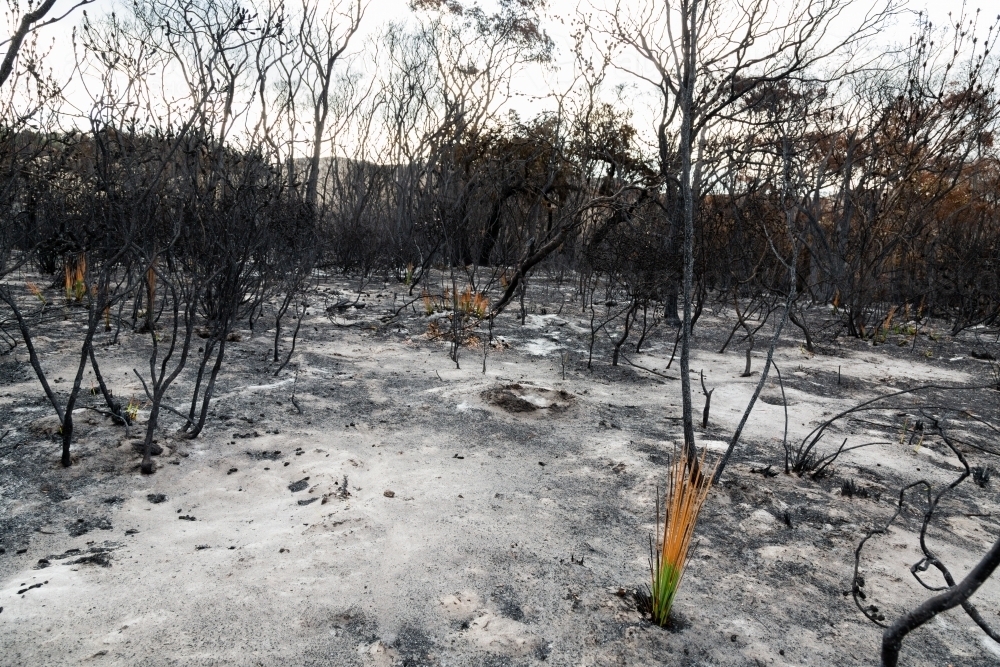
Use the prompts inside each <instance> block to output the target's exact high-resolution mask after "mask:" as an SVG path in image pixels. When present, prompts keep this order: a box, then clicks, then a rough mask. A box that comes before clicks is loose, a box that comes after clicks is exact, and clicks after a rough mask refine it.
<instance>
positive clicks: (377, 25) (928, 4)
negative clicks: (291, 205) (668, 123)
mask: <svg viewBox="0 0 1000 667" xmlns="http://www.w3.org/2000/svg"><path fill="white" fill-rule="evenodd" d="M128 1H129V3H130V2H131V0H128ZM140 1H141V0H140ZM297 1H298V0H288V5H289V6H290V7H291V6H294V5H295V4H296V2H297ZM319 1H320V2H323V1H324V0H319ZM465 1H466V2H467V3H469V2H472V0H465ZM547 1H548V11H547V14H548V17H547V19H546V22H545V28H546V30H547V32H548V33H549V34H550V36H551V37H552V38H553V40H554V41H555V45H556V52H555V67H553V68H550V69H549V70H547V71H543V70H540V69H538V68H533V69H529V70H526V71H525V72H524V73H523V74H522V75H521V76H520V77H519V78H518V79H517V80H515V82H514V84H515V89H516V90H517V91H519V94H518V97H517V98H516V99H515V100H513V101H512V102H511V103H510V107H512V108H514V109H515V110H517V111H518V112H519V113H520V114H521V115H522V117H530V116H531V115H534V113H536V112H538V111H540V110H542V109H544V108H546V107H548V106H549V105H550V104H551V102H550V100H548V99H547V98H546V97H545V95H546V93H547V92H548V91H552V90H565V89H566V88H568V87H569V85H570V81H571V79H572V73H573V65H574V62H573V56H572V52H571V46H572V40H571V39H570V33H571V30H572V22H573V20H574V18H576V17H577V16H578V15H579V13H580V12H584V13H586V12H593V11H595V10H599V9H601V8H602V7H608V6H613V5H614V4H615V3H617V4H619V5H620V6H621V7H633V6H637V5H640V4H642V3H641V0H547ZM724 1H725V0H719V2H724ZM774 1H775V2H776V3H778V4H779V5H782V4H787V3H788V2H790V1H792V0H774ZM800 1H805V0H800ZM878 1H879V0H855V4H854V5H853V6H852V8H851V9H850V10H849V11H848V12H845V14H844V16H843V17H842V22H841V25H853V24H855V23H857V22H858V21H860V20H861V19H862V17H863V15H864V13H865V12H866V11H867V10H868V9H869V8H870V7H871V6H872V4H874V3H876V2H878ZM881 1H883V2H884V0H881ZM24 2H25V0H21V4H22V5H23V4H24ZM75 2H77V0H58V2H57V4H56V12H55V14H57V15H58V14H61V13H63V12H64V11H65V10H66V9H67V8H69V7H71V6H72V5H73V4H74V3H75ZM480 2H482V3H483V4H484V5H485V6H487V7H488V6H489V4H490V3H491V2H495V0H480ZM120 5H121V0H97V1H96V2H95V3H93V4H91V5H88V6H87V7H86V11H87V12H88V13H89V14H90V15H91V16H92V17H93V16H99V15H101V14H103V13H106V12H108V11H110V10H111V9H112V8H114V7H115V6H120ZM976 7H979V8H981V9H982V11H983V19H984V20H982V21H981V22H982V23H983V24H987V23H989V19H991V18H993V17H996V16H997V15H1000V0H979V2H978V3H977V2H976V0H969V2H968V5H967V12H969V13H971V12H974V10H975V8H976ZM908 8H909V9H910V10H911V11H912V13H911V14H907V15H902V16H900V17H899V18H898V19H897V22H896V25H895V26H894V27H893V28H892V29H891V30H889V31H887V33H886V39H885V44H886V46H888V45H889V44H890V43H891V42H894V41H895V42H901V41H902V42H905V40H906V39H907V37H908V36H909V35H910V34H912V32H913V26H914V24H915V20H916V12H917V11H918V10H923V11H926V12H928V13H929V14H930V16H931V19H932V20H933V21H934V22H935V23H941V22H943V21H945V20H946V19H947V14H948V11H949V10H953V11H959V10H960V9H961V0H955V1H946V0H913V1H912V2H910V3H909V5H908ZM411 16H412V10H410V8H409V6H408V0H369V1H368V7H367V11H366V14H365V18H364V20H363V21H362V26H361V29H360V31H359V33H358V35H357V36H356V37H355V39H354V40H353V42H352V48H351V50H352V51H354V52H355V54H356V55H357V56H358V58H357V62H358V63H359V64H360V66H361V67H364V63H365V62H366V58H365V45H366V43H368V40H370V39H372V38H374V37H375V36H376V35H377V34H378V33H379V31H380V30H381V29H382V28H383V27H384V26H385V25H386V23H388V22H389V21H406V20H407V18H408V17H411ZM81 18H82V10H79V9H78V10H76V11H75V12H74V13H73V14H72V15H71V16H70V17H69V18H68V19H66V20H64V21H63V22H61V23H58V24H56V25H53V26H48V27H45V28H43V29H41V31H40V33H39V36H40V40H39V41H40V44H42V45H43V46H48V45H51V48H52V51H51V53H50V58H49V60H48V62H49V63H51V64H52V66H53V68H54V70H55V71H56V72H57V73H59V72H61V71H65V72H67V73H68V72H69V71H70V70H69V68H71V66H72V63H73V53H72V48H71V46H70V44H71V41H70V39H69V35H70V31H71V29H72V26H73V25H78V24H79V22H80V19H81ZM7 30H8V28H7V26H6V25H0V32H6V31H7ZM619 62H620V64H622V65H623V66H626V67H630V68H634V67H637V66H639V65H640V63H638V62H637V60H636V59H635V58H634V56H630V55H628V54H625V55H624V59H622V60H620V61H619ZM616 84H622V85H624V86H626V87H625V88H624V93H623V97H624V98H625V99H629V100H630V101H631V102H632V103H633V110H634V112H635V114H636V116H637V117H639V118H642V117H644V116H646V115H649V114H652V113H653V112H652V110H651V109H652V105H653V104H654V103H655V97H654V95H653V94H652V91H651V89H650V88H649V87H648V85H646V86H644V85H643V84H641V83H637V82H636V80H635V79H634V78H633V77H630V76H629V75H627V74H625V73H622V72H616V73H612V74H611V75H610V76H609V80H608V82H607V88H609V89H610V88H613V87H614V86H615V85H616ZM67 94H68V96H70V97H71V96H72V92H71V90H68V91H67ZM643 122H644V121H642V120H640V124H642V123H643Z"/></svg>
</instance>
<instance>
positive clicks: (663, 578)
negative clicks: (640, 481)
mask: <svg viewBox="0 0 1000 667" xmlns="http://www.w3.org/2000/svg"><path fill="white" fill-rule="evenodd" d="M716 465H718V464H716ZM714 474H715V466H712V468H711V470H709V469H708V468H706V467H705V453H702V455H701V459H700V460H698V461H695V460H692V459H689V458H688V456H687V452H686V451H685V452H683V453H682V454H681V455H680V456H676V457H674V463H673V465H672V466H671V469H670V477H669V484H668V486H667V492H666V494H665V496H664V506H663V523H662V529H661V523H660V499H659V492H657V499H656V532H657V536H658V538H659V539H658V540H657V544H656V547H655V548H654V545H653V540H652V538H650V544H649V551H650V555H649V572H650V576H651V578H652V586H651V588H650V594H649V598H650V599H649V605H648V610H649V614H650V616H651V617H652V620H653V622H654V623H656V624H657V625H659V626H665V625H667V622H668V620H669V618H670V609H671V608H672V607H673V604H674V596H676V595H677V589H678V588H679V587H680V584H681V578H682V577H683V575H684V565H685V563H686V562H687V556H688V551H689V550H690V548H691V537H692V536H693V535H694V527H695V524H696V523H697V522H698V514H699V513H700V512H701V507H702V505H704V503H705V499H706V498H707V497H708V491H709V489H710V488H711V486H712V476H713V475H714Z"/></svg>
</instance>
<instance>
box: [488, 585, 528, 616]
mask: <svg viewBox="0 0 1000 667" xmlns="http://www.w3.org/2000/svg"><path fill="white" fill-rule="evenodd" d="M492 599H493V603H494V604H495V605H496V606H497V611H499V612H500V613H501V614H502V615H504V616H506V617H507V618H509V619H511V620H514V621H523V620H524V610H523V609H521V602H520V600H519V598H518V596H517V593H516V592H515V591H514V587H513V586H511V585H510V584H504V585H502V586H497V587H496V589H495V590H494V591H493V595H492Z"/></svg>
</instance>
